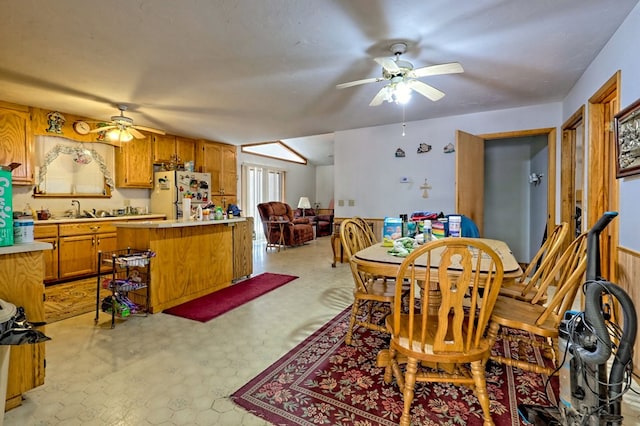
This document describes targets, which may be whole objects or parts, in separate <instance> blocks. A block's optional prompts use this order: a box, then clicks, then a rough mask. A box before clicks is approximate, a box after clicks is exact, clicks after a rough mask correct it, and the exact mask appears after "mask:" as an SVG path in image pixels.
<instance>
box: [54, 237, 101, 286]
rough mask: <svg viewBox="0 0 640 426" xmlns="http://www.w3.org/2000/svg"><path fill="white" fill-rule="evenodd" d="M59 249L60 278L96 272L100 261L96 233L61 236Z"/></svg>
mask: <svg viewBox="0 0 640 426" xmlns="http://www.w3.org/2000/svg"><path fill="white" fill-rule="evenodd" d="M58 250H59V259H60V260H59V275H60V279H63V278H69V277H75V276H77V275H85V274H92V273H93V272H95V270H96V264H97V262H98V259H97V257H96V256H97V255H96V253H97V251H96V236H95V235H76V236H72V237H60V246H59V247H58Z"/></svg>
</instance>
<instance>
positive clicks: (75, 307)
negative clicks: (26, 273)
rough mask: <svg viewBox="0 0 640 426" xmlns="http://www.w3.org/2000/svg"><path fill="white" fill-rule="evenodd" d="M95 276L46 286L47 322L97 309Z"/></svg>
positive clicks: (45, 311)
mask: <svg viewBox="0 0 640 426" xmlns="http://www.w3.org/2000/svg"><path fill="white" fill-rule="evenodd" d="M96 288H97V282H96V279H95V278H87V279H83V280H78V281H73V282H69V283H64V284H55V285H49V286H46V287H45V289H44V294H45V300H44V319H45V321H46V322H47V323H49V324H51V323H52V322H56V321H60V320H63V319H67V318H71V317H75V316H77V315H82V314H86V313H87V312H91V311H95V309H96V291H97V290H96Z"/></svg>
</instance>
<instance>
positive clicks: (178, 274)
mask: <svg viewBox="0 0 640 426" xmlns="http://www.w3.org/2000/svg"><path fill="white" fill-rule="evenodd" d="M247 223H249V222H247V218H233V219H226V220H207V221H181V220H168V221H139V222H129V223H117V224H115V226H116V228H117V234H118V247H131V248H134V249H136V250H147V249H149V250H151V251H153V252H154V253H155V257H154V258H153V259H152V261H151V263H150V279H149V283H148V284H149V299H150V302H149V304H150V306H149V310H150V312H151V313H157V312H161V311H163V310H165V309H168V308H171V307H173V306H177V305H179V304H182V303H185V302H188V301H190V300H193V299H196V298H198V297H201V296H204V295H206V294H209V293H213V292H214V291H217V290H221V289H223V288H225V287H228V286H229V285H231V282H232V281H233V279H234V256H236V252H238V251H239V249H240V248H239V247H237V246H238V244H234V242H235V241H238V234H242V235H244V234H248V233H251V232H252V231H253V229H252V228H253V227H252V226H251V227H248V226H245V225H246V224H247ZM244 236H245V237H246V236H247V235H244ZM248 237H249V238H244V240H248V241H249V242H250V243H252V239H251V238H250V237H251V234H248ZM244 257H247V254H246V252H245V254H244ZM251 259H252V256H251V251H250V250H249V253H248V261H249V262H251Z"/></svg>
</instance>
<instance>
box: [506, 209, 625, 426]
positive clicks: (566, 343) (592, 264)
mask: <svg viewBox="0 0 640 426" xmlns="http://www.w3.org/2000/svg"><path fill="white" fill-rule="evenodd" d="M617 215H618V213H617V212H606V213H605V214H604V215H603V216H602V217H601V218H600V219H599V220H598V222H597V223H596V224H595V225H594V226H593V228H591V229H590V230H589V234H588V236H587V269H586V281H585V283H584V284H583V288H582V289H583V292H584V294H585V310H584V312H578V311H568V312H566V313H565V316H564V318H563V320H562V321H561V323H560V329H559V341H558V347H559V350H560V353H559V357H560V360H561V361H562V362H561V366H560V403H559V405H558V407H542V406H535V405H519V406H518V410H519V413H520V416H521V418H522V419H523V421H524V422H525V423H527V424H533V425H549V426H554V425H563V426H565V425H567V426H578V425H585V426H621V425H622V419H623V417H622V413H621V405H622V395H623V394H624V393H625V392H626V391H627V390H628V389H629V387H630V385H631V374H632V355H633V345H634V343H635V338H636V330H637V317H636V311H635V307H634V305H633V302H632V300H631V298H630V297H629V295H628V294H627V293H626V292H625V291H624V290H623V289H622V288H620V287H619V286H618V285H616V284H614V283H612V282H610V281H607V280H606V279H604V278H603V277H602V276H601V272H600V233H601V232H602V231H603V230H604V229H605V228H606V227H607V225H608V224H609V223H610V222H611V221H612V220H613V219H614V218H615V217H616V216H617ZM615 301H617V302H618V305H619V308H620V312H621V313H622V317H623V328H622V329H620V327H619V326H618V325H617V322H619V321H615V318H612V317H613V316H614V314H615V313H614V308H613V306H612V305H613V303H614V302H615ZM612 320H613V321H612ZM609 366H610V370H609Z"/></svg>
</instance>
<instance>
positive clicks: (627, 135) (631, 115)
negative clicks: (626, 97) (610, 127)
mask: <svg viewBox="0 0 640 426" xmlns="http://www.w3.org/2000/svg"><path fill="white" fill-rule="evenodd" d="M614 125H615V132H616V133H615V143H616V177H617V178H621V177H625V176H631V175H635V174H639V173H640V99H638V100H637V101H635V102H634V103H632V104H631V105H629V106H628V107H626V108H625V109H623V110H622V111H620V112H619V113H617V114H616V115H615V117H614Z"/></svg>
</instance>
